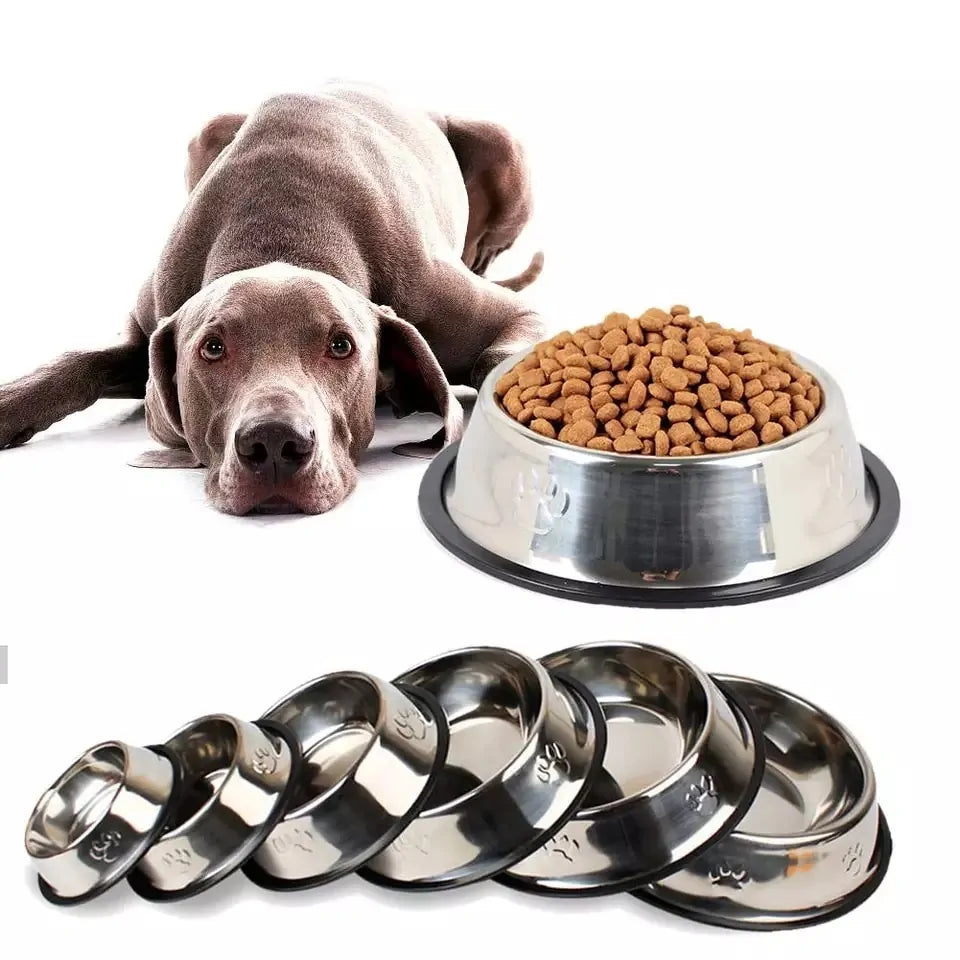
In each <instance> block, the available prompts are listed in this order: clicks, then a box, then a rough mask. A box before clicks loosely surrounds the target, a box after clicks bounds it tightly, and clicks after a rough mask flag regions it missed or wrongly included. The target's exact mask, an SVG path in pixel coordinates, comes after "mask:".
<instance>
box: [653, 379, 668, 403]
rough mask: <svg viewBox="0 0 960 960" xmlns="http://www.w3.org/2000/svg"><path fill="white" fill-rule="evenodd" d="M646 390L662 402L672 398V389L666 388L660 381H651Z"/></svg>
mask: <svg viewBox="0 0 960 960" xmlns="http://www.w3.org/2000/svg"><path fill="white" fill-rule="evenodd" d="M647 392H648V393H649V394H650V396H651V397H653V398H654V399H656V400H660V401H661V402H662V403H670V402H671V401H672V400H673V391H672V390H668V389H667V388H666V387H665V386H664V385H663V384H662V383H651V384H650V386H649V387H648V388H647Z"/></svg>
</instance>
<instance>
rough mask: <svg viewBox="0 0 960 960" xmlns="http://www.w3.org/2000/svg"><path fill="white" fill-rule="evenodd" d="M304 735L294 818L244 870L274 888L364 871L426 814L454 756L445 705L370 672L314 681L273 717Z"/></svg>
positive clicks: (292, 803) (270, 712) (270, 717)
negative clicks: (446, 764) (429, 799)
mask: <svg viewBox="0 0 960 960" xmlns="http://www.w3.org/2000/svg"><path fill="white" fill-rule="evenodd" d="M262 719H264V720H271V721H275V722H278V723H282V724H284V725H285V726H286V727H287V729H289V730H290V731H291V732H292V733H293V734H294V735H295V736H296V737H297V739H298V741H299V745H300V751H301V753H302V755H303V764H302V766H301V768H300V773H299V775H298V777H297V782H296V786H295V788H294V792H293V794H292V795H291V798H290V804H289V809H288V812H287V813H286V814H285V815H284V817H283V820H282V821H281V822H280V823H279V824H278V825H277V826H276V827H275V828H274V829H273V832H272V833H271V834H270V836H269V837H268V838H267V840H266V842H265V843H264V844H263V845H262V846H261V847H260V848H259V849H258V850H257V852H256V854H254V857H253V859H251V860H250V861H248V862H247V863H246V864H245V865H244V868H243V870H244V873H246V875H247V876H248V877H249V878H250V879H251V880H253V881H254V883H257V884H259V885H260V886H263V887H267V888H269V889H274V890H289V889H300V888H303V887H312V886H318V885H319V884H321V883H327V882H329V881H331V880H335V879H336V878H337V877H341V876H343V875H344V874H347V873H350V872H351V871H353V870H356V869H357V868H358V867H360V866H362V865H363V864H364V863H366V862H367V861H368V860H369V859H370V858H371V857H374V856H376V855H377V854H378V853H380V851H381V850H383V849H384V847H386V846H388V845H389V844H390V843H392V842H393V841H394V840H395V839H396V838H397V836H399V834H400V833H401V832H402V831H403V830H404V828H405V827H406V826H407V825H408V824H409V823H410V821H411V820H413V819H414V817H416V816H417V814H418V813H419V812H420V810H421V808H422V807H423V804H424V802H425V801H426V799H427V795H428V793H429V791H430V789H431V787H432V786H433V783H434V781H435V780H436V778H437V775H438V774H439V773H440V771H441V770H442V769H443V765H444V762H445V760H446V755H447V743H448V731H447V724H446V719H445V718H444V716H443V711H442V710H441V709H440V706H439V704H437V702H436V701H435V700H433V698H432V697H430V695H429V694H428V693H426V692H424V691H418V690H416V688H413V687H404V688H401V687H398V686H396V685H395V684H392V683H385V682H384V681H382V680H380V679H378V678H377V677H374V676H371V675H369V674H365V673H352V672H349V673H348V672H343V673H333V674H329V675H327V676H325V677H320V678H319V679H317V680H313V681H311V682H310V683H307V684H305V685H304V686H302V687H300V688H299V689H297V690H294V691H293V692H292V693H290V694H288V695H287V696H286V697H284V698H283V699H282V700H281V701H280V702H279V703H277V704H276V705H275V706H273V707H271V708H270V709H269V710H268V711H267V712H266V713H265V714H264V715H263V718H262Z"/></svg>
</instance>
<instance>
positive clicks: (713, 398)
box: [697, 373, 722, 410]
mask: <svg viewBox="0 0 960 960" xmlns="http://www.w3.org/2000/svg"><path fill="white" fill-rule="evenodd" d="M708 376H709V373H708ZM697 396H698V397H699V398H700V406H701V407H703V409H704V410H712V409H713V408H714V407H719V406H720V403H721V401H722V398H721V396H720V388H719V387H718V386H717V385H716V384H715V383H712V382H711V383H702V384H700V386H699V387H697Z"/></svg>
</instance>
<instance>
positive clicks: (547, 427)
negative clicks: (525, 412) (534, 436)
mask: <svg viewBox="0 0 960 960" xmlns="http://www.w3.org/2000/svg"><path fill="white" fill-rule="evenodd" d="M530 429H531V430H533V431H534V432H535V433H539V434H540V436H542V437H549V438H550V439H551V440H556V438H557V431H556V430H555V429H554V427H553V424H552V423H551V422H550V421H549V420H543V419H541V418H540V417H537V418H536V419H534V420H531V421H530Z"/></svg>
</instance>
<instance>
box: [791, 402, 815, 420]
mask: <svg viewBox="0 0 960 960" xmlns="http://www.w3.org/2000/svg"><path fill="white" fill-rule="evenodd" d="M793 409H794V410H800V411H802V412H803V413H805V414H806V415H807V419H808V420H809V419H810V418H811V417H813V416H815V415H816V412H817V408H816V407H814V405H813V404H812V403H811V402H810V401H809V400H808V399H807V398H806V397H805V396H804V397H794V398H793Z"/></svg>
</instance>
